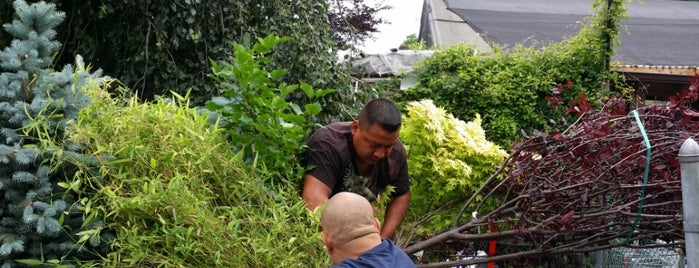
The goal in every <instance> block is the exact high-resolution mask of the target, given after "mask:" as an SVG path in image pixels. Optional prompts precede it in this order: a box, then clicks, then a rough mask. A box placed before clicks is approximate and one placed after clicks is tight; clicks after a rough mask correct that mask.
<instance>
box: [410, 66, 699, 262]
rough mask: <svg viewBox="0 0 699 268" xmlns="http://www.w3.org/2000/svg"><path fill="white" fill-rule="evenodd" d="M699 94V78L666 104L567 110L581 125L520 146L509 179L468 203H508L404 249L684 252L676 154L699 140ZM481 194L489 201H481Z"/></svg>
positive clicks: (494, 182)
mask: <svg viewBox="0 0 699 268" xmlns="http://www.w3.org/2000/svg"><path fill="white" fill-rule="evenodd" d="M698 92H699V75H698V76H695V77H694V78H693V79H692V81H691V86H690V88H689V89H688V90H687V91H684V92H682V93H680V94H677V95H676V96H673V97H671V98H670V103H668V104H663V105H650V106H644V107H640V108H638V109H636V110H633V111H629V110H628V108H627V107H629V105H628V104H627V103H626V102H625V101H624V100H623V99H619V98H609V99H608V100H607V101H605V102H604V105H603V106H602V107H600V108H597V109H596V108H593V107H592V105H590V103H588V102H587V101H586V100H585V99H584V98H579V99H576V101H575V102H572V103H568V104H566V107H571V108H572V107H576V109H574V110H576V111H577V112H575V115H576V117H578V120H577V121H575V123H573V124H571V126H570V127H569V128H568V129H566V130H561V131H552V132H549V133H543V132H541V133H538V134H537V135H534V136H531V137H528V138H526V139H524V140H522V141H520V142H518V143H517V144H515V145H514V147H513V148H514V149H515V151H514V152H513V153H512V154H511V155H510V157H509V158H508V159H506V161H505V163H504V169H502V174H503V175H504V179H491V180H488V181H486V182H485V183H483V184H482V186H481V188H480V189H479V190H478V191H476V192H475V193H474V195H472V196H471V197H470V198H469V199H468V200H467V201H466V202H464V203H462V206H463V207H464V208H467V207H469V206H473V205H474V204H476V205H477V206H483V204H486V203H488V202H487V200H488V199H490V198H492V197H493V196H495V195H503V194H506V195H508V197H507V199H506V200H507V202H502V203H500V204H499V205H498V206H497V207H496V208H494V209H491V210H490V211H489V212H488V213H486V214H481V217H480V218H478V219H470V218H469V217H467V215H468V214H465V215H460V217H458V218H457V219H456V220H455V223H456V224H455V226H454V227H453V228H451V229H449V230H448V231H445V232H444V233H441V234H438V235H435V236H433V237H430V238H429V239H426V240H425V241H421V242H419V243H416V244H414V245H412V246H410V247H408V248H406V251H408V252H416V251H418V250H424V249H426V248H427V247H432V246H434V245H438V244H440V243H443V242H445V241H446V240H449V241H451V242H454V241H458V240H460V241H462V242H464V244H465V242H467V241H468V242H474V241H484V240H497V241H498V242H499V243H500V245H504V244H509V245H511V246H517V245H522V246H519V247H514V250H512V249H513V248H508V249H499V250H498V254H497V255H496V256H489V257H485V258H481V259H480V260H467V261H464V262H462V263H460V264H471V263H476V262H488V261H505V260H516V262H517V263H524V264H526V265H529V266H531V265H533V264H534V263H533V262H530V261H532V260H536V258H537V257H546V256H555V255H563V254H572V253H586V252H592V251H597V250H602V249H607V248H612V247H621V246H629V247H644V248H652V247H666V248H681V247H682V246H683V245H684V241H683V240H684V232H683V231H682V221H683V218H682V217H681V216H680V215H682V213H683V212H682V195H683V193H682V185H681V178H680V173H681V172H680V160H679V159H678V152H679V151H680V147H681V146H682V145H683V144H684V143H685V141H687V139H689V138H691V139H693V140H696V139H697V133H698V132H699V124H696V122H697V118H699V112H698V111H696V110H694V109H693V108H691V104H692V103H695V102H696V101H697V100H698V99H699V93H698ZM478 195H482V196H485V197H486V198H484V199H482V200H480V201H479V200H478V198H477V196H478ZM498 198H499V197H498ZM465 211H469V210H465ZM493 226H496V227H498V228H497V229H496V230H497V232H494V233H492V234H489V235H479V234H478V229H479V228H482V229H484V228H492V227H493ZM525 245H526V247H525ZM687 254H691V253H689V252H687ZM434 263H435V265H438V264H437V263H439V265H444V266H453V265H456V264H457V263H456V261H452V262H445V261H438V262H434Z"/></svg>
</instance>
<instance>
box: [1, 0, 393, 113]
mask: <svg viewBox="0 0 699 268" xmlns="http://www.w3.org/2000/svg"><path fill="white" fill-rule="evenodd" d="M47 2H52V3H55V4H56V5H57V6H58V8H59V9H61V10H63V11H64V12H66V14H67V15H68V18H69V19H68V20H67V21H66V23H64V24H62V25H60V26H59V28H58V36H57V39H58V40H59V41H61V42H62V43H63V46H62V49H61V50H59V51H58V53H57V55H55V57H56V63H58V64H65V63H72V61H73V58H74V56H75V55H77V54H80V55H82V56H83V58H84V59H85V60H86V61H87V62H90V63H92V64H93V65H95V66H99V67H100V68H101V69H102V70H104V73H105V74H107V75H110V76H112V77H115V78H118V79H119V80H120V81H121V83H122V84H124V85H126V88H128V89H129V90H130V91H132V92H133V93H134V94H135V95H137V96H139V98H140V99H141V100H152V99H154V98H155V97H156V96H159V95H160V96H168V95H169V94H170V93H169V92H170V91H173V92H176V93H178V94H180V95H186V94H189V95H190V96H191V103H192V105H196V106H199V105H203V104H204V103H206V102H207V101H208V100H210V99H211V98H212V97H215V96H219V95H221V93H222V92H221V91H219V88H218V87H217V83H216V82H215V81H214V80H213V79H212V78H211V77H210V74H211V72H210V70H211V67H212V66H211V65H210V62H211V61H210V60H215V61H219V60H225V59H227V58H229V57H231V56H232V51H231V49H230V45H229V44H230V43H231V42H235V43H238V44H242V45H244V46H251V45H252V44H253V43H255V40H257V38H262V37H265V36H268V35H270V34H275V35H277V36H285V37H288V38H289V39H290V40H292V41H290V42H285V43H283V44H280V45H279V46H278V47H277V48H276V49H275V51H273V52H272V53H270V54H268V55H267V57H268V58H269V60H270V62H268V63H267V65H268V66H269V67H270V68H272V69H288V70H289V72H288V74H287V75H285V76H284V77H283V78H280V79H281V80H283V81H284V82H286V83H288V84H297V83H300V82H305V83H307V84H309V85H311V86H313V87H314V88H332V89H335V90H336V93H333V94H328V95H326V96H324V97H323V98H321V99H320V100H319V101H320V102H321V104H323V107H324V108H325V109H324V110H323V111H322V113H321V114H320V115H319V116H318V117H319V118H320V119H322V120H323V122H329V121H332V120H338V119H350V118H352V116H354V115H355V111H354V107H358V106H359V107H360V106H361V104H362V103H363V102H364V101H366V100H367V99H368V98H371V97H372V96H374V95H368V96H366V95H365V94H364V93H362V92H354V91H353V90H352V87H351V86H350V80H349V76H347V75H346V74H345V73H344V72H343V70H342V68H341V67H339V66H338V65H337V56H336V51H337V48H336V44H335V42H334V41H333V34H335V36H336V37H337V38H339V40H343V41H342V42H345V41H347V42H353V41H352V40H357V39H358V40H363V38H367V36H365V35H364V34H365V33H371V32H372V31H375V30H374V29H373V27H374V25H375V24H378V23H382V21H381V20H380V19H378V18H375V17H374V16H375V14H376V12H379V11H380V10H383V9H385V8H386V6H383V5H375V6H371V5H365V4H363V3H359V2H354V3H352V4H351V5H346V4H345V3H344V2H345V1H341V2H343V3H339V2H338V3H335V2H334V1H332V2H333V3H332V5H331V3H330V2H331V1H325V0H304V1H297V2H295V3H294V4H289V3H287V2H284V1H276V0H224V1H201V0H191V1H190V0H173V1H166V2H162V1H160V2H148V1H146V2H144V1H136V0H122V1H72V0H49V1H47ZM3 5H5V3H2V4H0V19H8V21H9V20H11V19H12V16H13V14H12V13H11V11H10V10H9V9H8V10H7V12H3V11H4V9H2V8H1V7H2V6H3ZM338 5H340V6H338ZM329 6H333V7H334V9H333V10H329ZM329 19H332V21H329ZM329 22H332V23H333V24H332V25H331V24H330V23H329ZM331 26H332V27H331ZM360 36H361V37H360ZM355 38H357V39H355ZM0 40H2V41H9V39H6V38H4V36H2V35H0ZM295 95H298V96H295ZM292 96H294V99H292V101H293V102H295V103H297V104H299V105H300V106H303V104H305V103H306V99H305V98H304V94H303V92H300V91H299V92H295V93H294V95H292Z"/></svg>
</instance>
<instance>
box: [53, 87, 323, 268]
mask: <svg viewBox="0 0 699 268" xmlns="http://www.w3.org/2000/svg"><path fill="white" fill-rule="evenodd" d="M86 90H87V93H88V94H89V95H90V96H91V98H92V104H91V105H90V106H87V107H86V108H84V109H82V110H81V112H80V114H79V117H78V120H77V121H76V122H75V123H74V124H73V125H71V127H70V131H69V133H70V140H71V141H73V142H75V143H76V144H81V145H82V146H83V148H85V151H88V152H92V154H93V156H94V157H95V158H96V159H97V160H98V163H99V164H100V166H99V167H100V169H99V170H98V172H95V171H94V170H93V169H89V168H84V169H81V170H82V174H83V175H84V176H79V177H75V178H74V179H73V180H71V181H68V182H67V184H66V185H68V186H70V187H69V188H70V189H73V190H75V191H76V192H81V193H82V196H83V199H82V202H83V204H84V205H83V210H84V212H85V214H86V215H91V216H90V217H94V218H99V219H103V221H104V222H106V223H107V228H109V229H112V230H114V231H115V232H116V234H117V239H116V240H115V242H114V244H113V252H111V253H110V254H109V255H107V257H105V259H104V260H103V261H102V263H101V265H102V266H103V267H124V266H128V267H154V266H157V267H274V266H284V267H321V266H327V265H328V263H327V254H326V253H325V251H324V249H323V247H322V243H321V240H320V236H319V233H318V232H317V227H318V222H317V218H316V216H315V215H314V214H311V212H309V211H308V210H307V209H306V208H305V203H304V202H303V201H302V200H301V198H300V197H299V196H298V194H297V193H296V191H294V190H293V189H294V186H293V185H292V184H290V183H286V184H282V183H280V184H279V185H277V186H278V187H270V186H268V185H265V184H264V183H263V182H264V179H263V178H264V176H266V175H269V174H267V173H264V172H263V171H261V170H259V169H257V168H258V167H256V166H250V165H247V164H246V163H245V162H244V161H243V154H242V153H241V152H238V151H234V150H231V147H233V145H232V144H231V141H230V140H229V138H228V134H227V132H226V130H224V129H222V128H220V127H218V125H216V124H211V122H210V117H209V116H208V114H205V113H201V112H199V111H198V110H197V109H194V108H189V100H188V97H187V96H179V95H176V94H175V95H173V98H172V99H159V100H158V101H155V102H152V103H140V102H139V101H138V100H136V98H135V97H132V98H130V99H123V98H121V97H116V98H114V97H112V96H111V95H110V94H109V93H107V91H106V90H105V89H104V88H99V87H94V86H93V87H89V88H87V89H86ZM97 231H99V230H95V232H93V233H91V232H84V233H83V236H84V237H83V239H90V237H91V236H94V235H96V234H97Z"/></svg>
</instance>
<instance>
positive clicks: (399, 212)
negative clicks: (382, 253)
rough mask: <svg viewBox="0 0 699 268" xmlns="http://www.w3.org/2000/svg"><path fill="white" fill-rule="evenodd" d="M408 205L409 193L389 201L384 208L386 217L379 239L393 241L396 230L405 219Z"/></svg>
mask: <svg viewBox="0 0 699 268" xmlns="http://www.w3.org/2000/svg"><path fill="white" fill-rule="evenodd" d="M409 205H410V191H408V192H406V193H404V194H402V195H399V196H396V197H394V198H393V199H392V200H391V203H389V204H388V207H386V215H385V218H384V223H383V227H382V228H381V237H383V238H388V239H393V236H395V234H396V230H397V229H398V226H400V223H401V222H402V221H403V218H405V214H406V213H407V212H408V206H409Z"/></svg>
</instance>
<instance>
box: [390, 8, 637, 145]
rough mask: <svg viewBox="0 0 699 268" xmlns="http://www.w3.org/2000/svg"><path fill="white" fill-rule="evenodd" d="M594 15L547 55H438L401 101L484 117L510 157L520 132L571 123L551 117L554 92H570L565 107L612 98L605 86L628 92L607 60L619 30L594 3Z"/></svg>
mask: <svg viewBox="0 0 699 268" xmlns="http://www.w3.org/2000/svg"><path fill="white" fill-rule="evenodd" d="M619 5H621V3H619V1H615V2H614V8H613V9H612V10H613V12H614V14H611V16H612V18H619V17H621V16H622V15H623V12H624V10H623V8H620V7H619ZM593 7H595V8H596V9H597V10H598V13H599V14H597V15H595V16H592V17H591V18H590V21H588V23H587V24H585V25H584V26H583V28H582V29H581V31H580V32H579V33H578V35H576V36H574V37H571V38H568V39H565V40H564V41H562V42H560V43H554V44H551V45H549V46H546V47H544V48H541V49H537V48H535V47H534V46H530V47H525V46H523V45H518V46H516V47H514V48H512V49H510V50H505V49H503V48H501V47H498V46H497V45H493V46H494V48H493V52H492V54H488V55H485V54H481V53H478V52H477V51H476V50H475V48H474V47H472V46H466V45H462V46H455V47H451V48H447V49H444V50H441V51H438V52H437V53H435V54H434V55H433V56H432V57H430V58H428V59H427V60H425V61H424V63H423V65H422V66H421V68H420V69H419V73H418V81H417V83H416V85H415V86H414V87H413V88H410V89H408V90H407V91H406V92H404V93H403V94H401V95H400V97H399V100H400V101H401V102H409V101H413V100H420V99H424V98H430V99H433V100H434V102H435V104H437V105H439V106H442V107H445V109H446V110H447V111H449V112H451V113H453V114H454V115H455V116H456V117H458V118H460V119H463V120H467V119H470V118H473V117H474V116H475V115H476V114H480V115H481V116H482V118H483V128H484V129H485V131H486V133H487V136H488V137H489V138H490V139H492V140H493V141H494V142H496V143H497V144H499V145H501V146H503V148H506V149H509V147H510V145H511V144H512V143H513V142H514V141H515V140H516V139H518V138H520V137H521V134H520V133H521V131H525V132H527V133H530V132H532V131H533V130H534V129H536V130H541V131H549V130H552V129H554V128H557V127H560V125H559V123H553V124H552V123H551V122H552V120H553V121H554V122H559V119H561V117H562V116H566V115H565V113H558V112H552V111H551V110H552V109H551V106H550V104H549V102H548V101H547V99H546V97H547V96H551V95H552V94H553V91H554V89H557V88H558V87H560V86H561V85H563V86H565V87H568V86H569V85H570V87H569V88H566V91H565V92H564V93H563V94H562V95H560V96H559V97H561V98H562V99H563V101H566V102H567V101H570V100H572V99H573V98H575V97H577V96H578V94H580V93H583V94H585V95H586V96H587V98H588V99H589V100H590V103H595V104H596V103H597V102H596V100H600V99H602V98H604V97H605V96H604V95H606V94H609V93H611V92H603V91H602V90H601V88H602V85H604V84H606V83H609V84H611V85H613V86H622V85H623V83H621V82H620V80H621V79H622V78H621V76H620V75H617V74H613V73H610V72H609V70H608V56H609V55H611V54H610V53H613V50H612V48H610V47H608V42H609V41H608V38H612V40H613V39H614V38H615V37H616V36H617V33H618V25H617V26H616V28H612V29H608V28H605V27H607V23H605V22H606V20H605V19H606V18H608V17H607V16H606V15H605V12H606V11H605V9H604V6H602V5H600V1H596V2H595V5H593ZM616 89H617V90H620V91H621V90H622V89H620V88H616ZM567 119H572V118H571V117H567ZM570 122H572V121H570Z"/></svg>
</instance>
